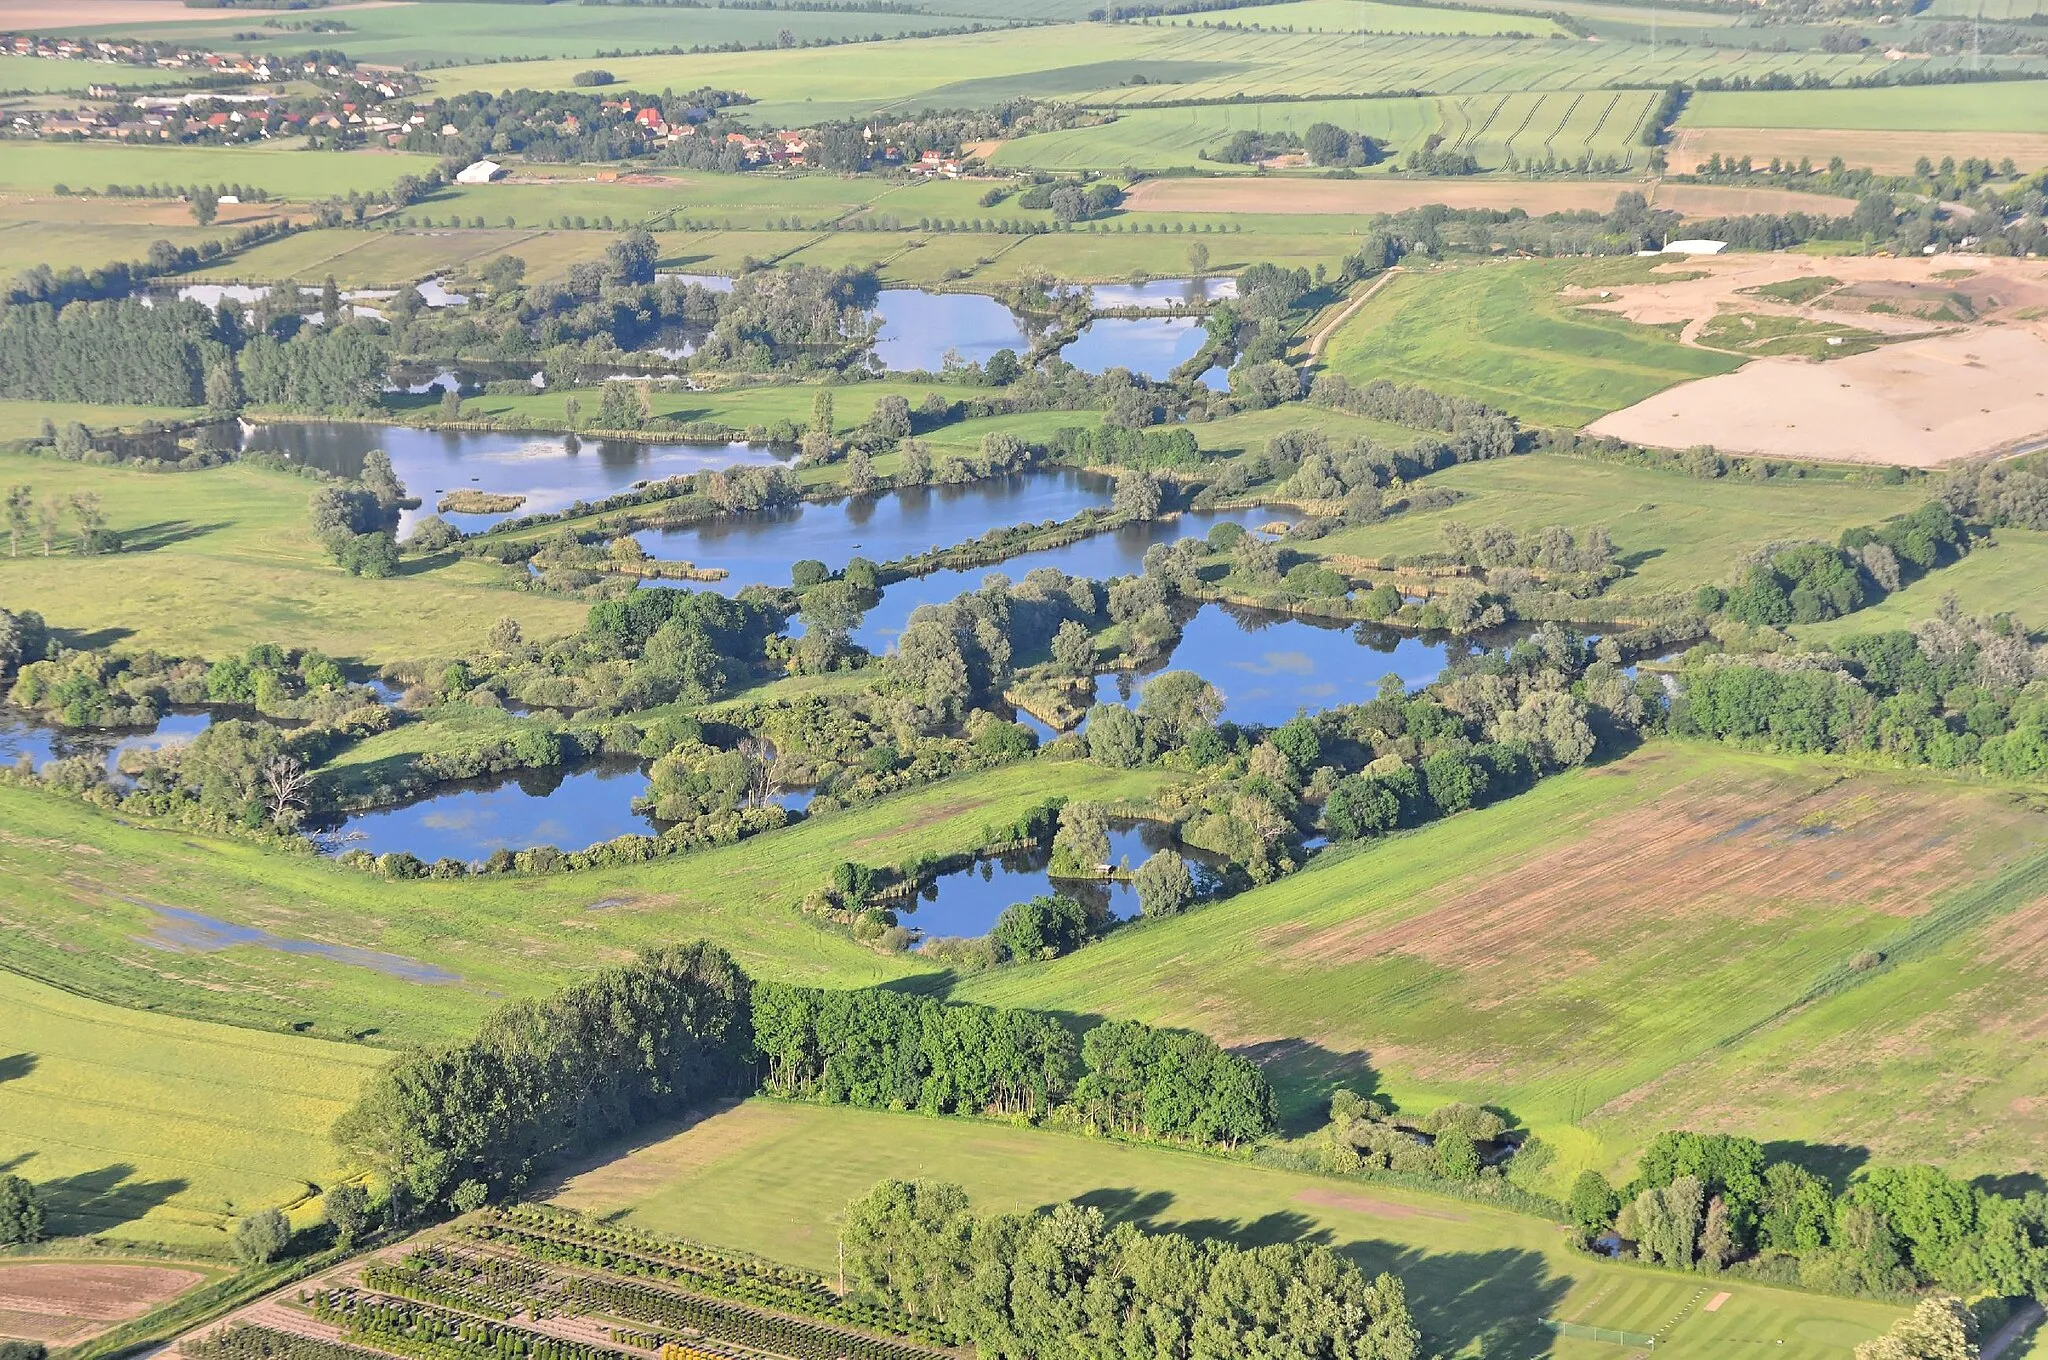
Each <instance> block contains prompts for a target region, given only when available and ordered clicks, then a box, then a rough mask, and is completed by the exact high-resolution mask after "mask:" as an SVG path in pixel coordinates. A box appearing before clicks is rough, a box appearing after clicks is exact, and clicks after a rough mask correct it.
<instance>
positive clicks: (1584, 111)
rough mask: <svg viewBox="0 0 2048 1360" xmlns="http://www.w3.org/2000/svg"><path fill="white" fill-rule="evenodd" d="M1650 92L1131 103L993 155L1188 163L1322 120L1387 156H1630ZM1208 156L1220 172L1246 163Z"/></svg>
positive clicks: (1065, 162)
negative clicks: (1244, 140)
mask: <svg viewBox="0 0 2048 1360" xmlns="http://www.w3.org/2000/svg"><path fill="white" fill-rule="evenodd" d="M1226 12H1227V13H1231V14H1236V13H1240V12H1241V11H1237V10H1231V11H1226ZM1653 99H1654V96H1653V95H1652V94H1651V93H1650V92H1648V91H1644V90H1627V91H1614V92H1611V93H1610V92H1594V93H1578V94H1567V93H1549V94H1542V93H1537V94H1523V93H1511V94H1498V95H1465V96H1459V97H1455V98H1452V97H1418V98H1407V99H1333V100H1316V101H1314V102H1311V103H1281V104H1252V105H1248V106H1244V105H1228V104H1222V105H1195V106H1190V107H1188V108H1175V109H1131V110H1128V111H1126V112H1123V113H1122V114H1120V116H1119V117H1118V118H1117V120H1116V121H1115V122H1113V123H1106V124H1102V125H1099V126H1096V127H1088V128H1071V129H1068V130H1066V131H1061V132H1045V133H1039V134H1037V135H1036V136H1032V137H1025V138H1021V139H1019V140H1017V141H1014V142H1007V143H1005V144H1004V145H1003V147H1002V148H1001V150H999V151H998V152H997V153H996V157H995V163H996V164H997V165H1003V166H1010V165H1018V166H1031V167H1034V168H1040V169H1084V168H1092V169H1115V168H1118V167H1121V166H1126V165H1130V166H1136V167H1138V168H1140V169H1159V168H1165V167H1172V166H1190V167H1191V166H1195V165H1197V164H1198V163H1202V162H1203V160H1204V157H1203V153H1205V152H1206V153H1211V154H1213V153H1215V152H1216V151H1218V150H1220V149H1221V148H1222V146H1223V144H1224V143H1225V142H1227V141H1229V140H1230V136H1231V134H1232V133H1234V132H1237V131H1241V130H1244V129H1247V128H1249V129H1252V130H1255V131H1263V132H1292V133H1294V134H1296V135H1299V134H1301V133H1303V132H1306V131H1307V130H1308V128H1309V126H1310V124H1312V123H1324V122H1329V123H1336V124H1337V125H1338V126H1340V127H1343V128H1347V129H1349V130H1350V131H1353V132H1358V133H1364V134H1365V135H1367V136H1371V137H1375V138H1378V139H1379V140H1380V141H1382V142H1385V143H1386V144H1387V145H1388V147H1389V148H1390V153H1391V154H1392V155H1393V156H1394V157H1399V156H1400V155H1401V154H1404V153H1405V152H1407V151H1409V150H1411V149H1415V148H1419V147H1420V146H1421V145H1422V143H1423V141H1424V140H1425V139H1426V138H1429V137H1431V136H1438V137H1441V138H1443V139H1444V143H1445V144H1446V145H1448V146H1450V147H1452V148H1453V149H1455V150H1459V151H1465V152H1469V153H1471V154H1472V155H1474V156H1476V157H1478V158H1479V162H1480V164H1481V165H1482V166H1484V167H1486V168H1489V169H1493V168H1498V167H1499V166H1500V165H1501V164H1502V163H1503V162H1504V161H1505V160H1506V158H1507V156H1508V154H1509V153H1510V152H1512V153H1513V154H1514V155H1515V156H1516V157H1517V158H1518V159H1520V160H1531V159H1533V160H1538V161H1540V160H1542V159H1543V158H1544V156H1545V155H1546V154H1549V155H1552V156H1555V157H1557V158H1558V159H1559V160H1571V161H1576V160H1577V159H1578V158H1579V157H1580V156H1581V155H1593V156H1598V157H1606V156H1619V157H1622V158H1623V159H1624V160H1633V159H1637V158H1640V156H1641V154H1642V152H1643V147H1642V146H1641V144H1640V143H1639V141H1638V140H1637V133H1638V132H1639V131H1640V130H1641V127H1642V123H1643V120H1644V119H1645V118H1646V117H1647V116H1648V114H1649V111H1650V106H1651V103H1652V102H1653ZM1209 164H1211V165H1213V168H1215V169H1218V170H1222V171H1229V170H1233V169H1238V168H1243V169H1247V170H1248V169H1249V168H1250V167H1234V166H1231V165H1228V164H1223V163H1216V162H1210V163H1209ZM1455 187H1463V186H1455ZM1432 190H1434V191H1436V192H1439V193H1441V192H1443V190H1444V186H1442V185H1433V186H1429V187H1427V188H1418V189H1417V190H1416V191H1417V192H1422V193H1427V192H1431V191H1432Z"/></svg>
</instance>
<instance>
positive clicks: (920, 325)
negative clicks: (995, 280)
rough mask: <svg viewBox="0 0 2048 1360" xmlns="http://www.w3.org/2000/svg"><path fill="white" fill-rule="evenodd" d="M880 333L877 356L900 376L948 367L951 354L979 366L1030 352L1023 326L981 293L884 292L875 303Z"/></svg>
mask: <svg viewBox="0 0 2048 1360" xmlns="http://www.w3.org/2000/svg"><path fill="white" fill-rule="evenodd" d="M875 311H876V313H877V314H878V315H879V317H880V318H881V322H882V329H881V330H880V331H879V332H877V334H876V336H875V353H876V355H877V356H879V357H880V359H881V361H882V366H883V367H884V368H887V369H891V370H894V371H895V372H898V373H908V372H915V371H917V370H920V369H922V370H925V371H928V372H932V373H936V372H938V371H939V370H940V369H941V368H943V367H945V362H946V353H947V351H949V350H950V351H952V352H954V353H957V354H958V355H959V356H960V357H961V358H962V359H964V360H966V361H967V362H969V363H981V362H983V361H985V360H986V359H987V358H988V357H989V356H990V355H992V354H994V353H995V352H996V351H997V350H1001V349H1007V350H1011V351H1013V352H1015V353H1016V354H1017V355H1018V356H1019V357H1022V356H1023V355H1024V354H1025V353H1026V352H1027V351H1029V350H1030V348H1031V336H1030V334H1029V333H1028V332H1027V331H1026V330H1025V329H1024V323H1023V322H1021V321H1019V320H1018V319H1017V314H1016V313H1015V312H1012V311H1011V310H1010V309H1009V308H1008V307H1005V306H1004V305H1003V304H1002V303H1000V302H997V301H996V300H995V299H994V298H992V297H984V296H983V295H982V294H980V293H928V292H926V291H925V290H923V289H922V288H884V289H883V290H882V291H881V294H880V296H879V297H877V298H876V299H875Z"/></svg>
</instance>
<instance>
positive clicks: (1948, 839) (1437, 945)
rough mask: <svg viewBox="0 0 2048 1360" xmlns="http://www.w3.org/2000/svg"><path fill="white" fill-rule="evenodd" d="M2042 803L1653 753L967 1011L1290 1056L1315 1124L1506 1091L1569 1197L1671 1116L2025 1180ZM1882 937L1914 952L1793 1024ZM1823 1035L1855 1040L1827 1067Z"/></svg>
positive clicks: (1722, 756) (2041, 885)
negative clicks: (1350, 1089)
mask: <svg viewBox="0 0 2048 1360" xmlns="http://www.w3.org/2000/svg"><path fill="white" fill-rule="evenodd" d="M2041 817H2042V813H2041V811H2040V809H2039V806H2038V800H2027V799H2020V798H2014V797H2012V796H2011V795H2010V794H2008V793H2006V792H2003V791H2000V790H1996V789H1980V788H1975V787H1972V786H1969V785H1966V784H1958V783H1953V782H1947V781H1942V780H1938V779H1933V778H1917V777H1910V776H1905V775H1895V774H1889V773H1882V772H1874V771H1873V772H1862V773H1857V772H1854V771H1850V770H1846V769H1838V768H1835V767H1831V766H1826V765H1820V764H1813V763H1806V764H1801V763H1798V762H1793V761H1788V760H1778V759H1769V758H1764V757H1758V756H1750V755H1743V754H1738V753H1734V752H1731V751H1728V750H1725V749H1722V748H1704V747H1691V746H1685V745H1678V744H1663V743H1660V744H1658V745H1656V746H1653V747H1649V748H1646V749H1645V750H1643V751H1642V752H1640V753H1638V754H1636V755H1633V756H1630V757H1628V758H1627V759H1624V760H1620V761H1617V762H1614V763H1612V764H1609V765H1606V766H1603V767H1600V768H1597V769H1588V770H1584V771H1581V772H1578V773H1575V774H1570V775H1566V776H1561V777H1558V778H1555V779H1551V780H1547V781H1545V782H1544V783H1543V784H1542V785H1540V786H1539V787H1538V788H1537V789H1536V790H1535V791H1533V792H1531V793H1527V794H1523V795H1521V796H1519V797H1517V798H1515V799H1513V800H1511V801H1509V802H1507V803H1504V804H1502V805H1499V806H1497V807H1495V808H1492V809H1489V810H1487V811H1484V812H1480V813H1474V814H1468V815H1465V816H1461V817H1457V818H1454V819H1452V820H1451V821H1449V822H1447V823H1443V824H1440V825H1438V826H1435V827H1433V828H1430V829H1427V830H1424V831H1422V832H1419V833H1416V834H1414V835H1411V836H1407V837H1402V838H1399V839H1396V840H1392V841H1388V842H1383V843H1381V844H1378V845H1375V846H1372V847H1369V848H1366V849H1364V850H1362V851H1359V852H1356V853H1353V854H1351V855H1348V856H1343V857H1338V858H1335V859H1334V860H1333V861H1332V862H1329V863H1326V864H1323V865H1318V866H1314V867H1311V868H1310V869H1308V870H1306V871H1304V872H1303V873H1301V874H1299V875H1296V876H1294V877H1292V878H1289V879H1286V880H1283V881H1282V882H1280V883H1277V884H1275V885H1272V886H1270V887H1266V888H1262V889H1258V890H1255V891H1253V892H1251V893H1248V894H1246V895H1244V896H1242V897H1239V898H1236V899H1234V900H1233V901H1231V902H1229V903H1228V904H1225V905H1222V906H1218V907H1214V908H1210V909H1209V910H1207V911H1203V912H1198V913H1195V914H1194V915H1191V916H1188V917H1185V918H1181V919H1177V920H1174V921H1169V922H1166V923H1163V924H1158V925H1152V926H1148V927H1146V928H1143V929H1139V930H1132V931H1128V932H1125V933H1122V934H1119V935H1116V936H1112V937H1111V938H1110V939H1108V940H1106V941H1104V942H1103V943H1101V944H1098V945H1094V946H1091V947H1090V948H1088V949H1086V950H1083V951H1081V952H1080V953H1079V954H1076V955H1074V956H1072V957H1070V958H1066V959H1062V960H1059V961H1056V962H1054V963H1051V964H1044V965H1033V966H1031V967H1027V968H1017V969H1010V970H1005V971H1002V972H998V973H992V974H985V975H982V976H979V977H976V978H973V979H970V980H968V981H967V982H966V983H965V984H964V985H963V986H961V987H959V988H957V989H956V994H958V995H960V996H962V997H963V998H965V999H970V1000H976V1001H989V1002H1002V1003H1009V1004H1023V1005H1033V1006H1045V1007H1052V1008H1055V1009H1063V1010H1073V1011H1077V1012H1082V1013H1091V1014H1093V1013H1104V1012H1107V1013H1110V1014H1114V1015H1118V1016H1129V1017H1131V1018H1136V1019H1144V1020H1149V1021H1153V1022H1158V1023H1169V1024H1186V1025H1192V1026H1196V1027H1199V1028H1201V1029H1203V1030H1205V1031H1207V1032H1209V1033H1211V1034H1214V1035H1216V1036H1217V1037H1219V1038H1220V1039H1224V1040H1227V1041H1229V1042H1232V1043H1236V1044H1251V1045H1270V1049H1269V1051H1270V1052H1271V1053H1272V1055H1273V1056H1274V1057H1275V1059H1276V1060H1277V1065H1276V1066H1275V1067H1274V1068H1273V1069H1272V1070H1273V1072H1274V1075H1275V1077H1276V1079H1277V1080H1278V1081H1279V1082H1280V1083H1281V1084H1282V1087H1283V1102H1284V1104H1285V1105H1286V1112H1287V1118H1288V1120H1289V1122H1290V1123H1291V1124H1293V1126H1294V1127H1296V1128H1302V1127H1305V1126H1307V1125H1309V1124H1312V1123H1313V1122H1315V1120H1316V1119H1317V1118H1319V1116H1318V1115H1317V1114H1316V1113H1315V1111H1316V1110H1318V1109H1319V1108H1320V1105H1321V1102H1322V1101H1323V1100H1324V1099H1325V1098H1326V1095H1327V1092H1328V1090H1329V1089H1330V1087H1331V1086H1332V1085H1334V1084H1341V1083H1347V1082H1348V1083H1356V1084H1362V1085H1363V1086H1375V1085H1376V1086H1377V1087H1378V1088H1379V1089H1381V1090H1383V1091H1385V1092H1387V1093H1389V1094H1391V1095H1392V1096H1393V1097H1394V1099H1396V1100H1397V1101H1399V1102H1400V1103H1401V1104H1402V1105H1403V1106H1405V1107H1410V1108H1422V1109H1426V1108H1428V1107H1430V1106H1432V1105H1434V1104H1436V1103H1438V1102H1441V1101H1444V1100H1448V1099H1467V1100H1474V1101H1481V1102H1485V1103H1490V1104H1496V1105H1498V1106H1500V1107H1502V1108H1504V1109H1507V1110H1509V1111H1511V1112H1512V1113H1513V1114H1514V1115H1515V1116H1516V1117H1518V1118H1520V1119H1521V1120H1523V1121H1524V1122H1526V1123H1527V1124H1528V1125H1529V1126H1530V1127H1531V1128H1533V1129H1535V1130H1536V1131H1537V1132H1539V1133H1541V1134H1542V1135H1543V1136H1544V1138H1546V1139H1547V1140H1549V1141H1551V1142H1552V1143H1553V1144H1554V1145H1556V1146H1557V1147H1558V1148H1559V1150H1560V1152H1561V1156H1560V1159H1559V1163H1558V1165H1557V1168H1556V1171H1555V1173H1554V1175H1555V1178H1556V1179H1557V1181H1558V1183H1559V1184H1560V1185H1562V1184H1564V1183H1565V1182H1566V1181H1568V1179H1569V1177H1570V1176H1571V1175H1572V1174H1573V1173H1575V1172H1576V1171H1577V1170H1578V1169H1579V1168H1580V1167H1581V1166H1583V1165H1588V1164H1591V1165H1596V1166H1600V1167H1602V1168H1603V1169H1614V1168H1617V1167H1620V1166H1623V1165H1625V1164H1626V1162H1627V1160H1628V1158H1629V1156H1630V1155H1632V1153H1633V1152H1634V1151H1635V1149H1637V1148H1639V1147H1640V1146H1641V1145H1642V1143H1643V1141H1644V1140H1645V1139H1647V1138H1648V1137H1649V1136H1650V1135H1651V1134H1652V1133H1654V1132H1656V1131H1657V1130H1659V1129H1661V1128H1667V1127H1678V1126H1698V1127H1715V1128H1726V1129H1730V1130H1734V1131H1739V1132H1743V1133H1749V1134H1752V1135H1754V1136H1756V1137H1758V1138H1762V1139H1765V1140H1770V1139H1793V1140H1803V1141H1805V1142H1808V1143H1812V1144H1816V1145H1822V1144H1825V1145H1841V1146H1842V1147H1844V1148H1853V1149H1856V1150H1858V1151H1861V1150H1865V1149H1867V1150H1868V1153H1869V1155H1874V1156H1878V1157H1882V1158H1885V1159H1887V1160H1912V1159H1934V1160H1940V1161H1943V1162H1946V1163H1948V1164H1950V1165H1952V1166H1953V1167H1954V1168H1955V1169H1956V1170H1958V1171H1963V1172H1974V1171H1993V1170H1997V1171H2004V1170H2010V1169H2012V1168H2014V1167H2024V1166H2032V1165H2037V1164H2038V1155H2039V1147H2040V1146H2041V1139H2042V1138H2043V1136H2044V1134H2048V1125H2044V1123H2043V1121H2044V1119H2048V1111H2044V1110H2043V1109H2042V1108H2040V1107H2039V1105H2038V1102H2029V1101H2025V1100H2011V1099H2009V1098H2008V1096H2009V1093H2011V1092H2014V1091H2017V1090H2019V1089H2020V1088H2021V1087H2023V1086H2024V1085H2025V1084H2026V1083H2028V1082H2032V1083H2033V1084H2034V1085H2036V1086H2038V1085H2039V1083H2040V1082H2041V1081H2042V1080H2043V1079H2048V1067H2044V1062H2048V1060H2044V1059H2042V1058H2040V1057H2038V1056H2021V1053H2022V1050H2021V1048H2019V1047H2016V1046H2015V1045H2016V1044H2017V1043H2018V1036H2019V1035H2020V1034H2023V1033H2026V1032H2028V1029H2029V1027H2030V1026H2035V1025H2038V1024H2040V1023H2041V1022H2042V1012H2041V1001H2040V998H2039V997H2038V996H2033V997H2028V996H2027V995H2026V991H2027V987H2026V981H2025V979H2026V976H2027V974H2026V971H2025V970H2026V969H2027V968H2029V967H2032V966H2035V965H2036V964H2037V962H2038V957H2039V950H2040V948H2041V945H2040V940H2041V939H2042V938H2043V936H2042V933H2041V931H2040V929H2039V919H2040V914H2041V908H2040V906H2039V905H2038V904H2039V902H2040V900H2041V899H2042V896H2043V894H2044V892H2048V853H2044V852H2043V851H2042V849H2041V845H2042V836H2043V831H2044V826H2043V823H2042V820H2041ZM1916 933H1917V936H1918V938H1920V939H1921V940H1922V944H1923V945H1924V946H1925V952H1921V953H1916V952H1914V951H1915V950H1916V949H1918V948H1920V946H1909V944H1908V943H1907V941H1908V940H1909V939H1910V938H1913V937H1916ZM1937 946H1938V947H1937ZM1866 949H1876V950H1882V951H1884V952H1885V953H1886V955H1887V957H1898V956H1901V955H1903V956H1904V958H1905V960H1906V961H1907V962H1906V963H1904V964H1902V966H1901V967H1900V968H1898V969H1897V970H1896V971H1890V970H1878V971H1876V972H1872V973H1865V974H1861V975H1857V976H1858V977H1859V978H1860V980H1859V981H1858V982H1857V983H1856V985H1853V986H1849V987H1846V988H1844V989H1843V990H1841V991H1838V992H1836V993H1834V994H1833V995H1830V996H1828V997H1827V998H1826V999H1824V1000H1819V1001H1816V1002H1814V1003H1812V1004H1811V1005H1809V1006H1807V1007H1805V1008H1804V1009H1803V1010H1802V1009H1799V1008H1798V1003H1799V1002H1800V1000H1801V998H1802V997H1805V996H1807V995H1808V992H1809V989H1810V988H1812V987H1813V986H1814V985H1815V984H1816V983H1817V982H1818V981H1819V980H1820V979H1822V978H1823V977H1824V976H1827V975H1829V974H1830V971H1831V970H1838V969H1841V968H1842V967H1843V966H1844V965H1846V963H1847V962H1848V960H1849V959H1850V958H1851V957H1852V956H1853V955H1855V954H1856V953H1857V952H1858V951H1859V950H1866ZM2029 950H2031V951H2032V952H2031V954H2029ZM1914 970H1920V971H1917V972H1916V971H1914ZM1944 974H1946V975H1948V976H1950V977H1951V978H1953V977H1956V976H1962V977H1966V978H1969V979H1971V980H1973V981H1975V982H1976V984H1977V985H1976V986H1975V987H1974V988H1971V989H1966V990H1963V991H1960V992H1954V993H1950V992H1944V991H1943V990H1942V989H1941V988H1940V987H1939V986H1935V985H1931V982H1930V979H1932V978H1935V977H1938V976H1941V975H1944ZM1986 975H1996V977H1998V978H2002V979H2003V985H2002V986H1994V985H1993V984H1992V983H1991V982H1989V981H1986V980H1985V977H1986ZM1881 997H1882V998H1886V999H1887V1003H1888V1004H1890V1005H1891V1006H1893V1007H1897V1006H1898V1005H1900V1004H1902V1003H1901V998H1905V997H1910V998H1911V999H1912V1001H1913V1003H1914V1004H1915V1005H1917V1006H1918V1007H1919V1009H1917V1010H1910V1009H1897V1008H1893V1009H1887V1008H1886V1006H1885V1005H1881V1004H1880V1003H1879V1000H1878V999H1879V998H1881ZM1801 1027H1803V1029H1802V1028H1801ZM1802 1032H1804V1033H1808V1034H1812V1033H1816V1032H1821V1033H1828V1034H1831V1035H1834V1036H1837V1037H1838V1039H1839V1043H1838V1045H1837V1047H1836V1048H1834V1049H1832V1050H1829V1056H1828V1057H1826V1058H1822V1057H1819V1056H1817V1055H1816V1052H1815V1050H1813V1049H1811V1048H1810V1047H1804V1046H1802V1045H1801V1044H1800V1043H1798V1042H1795V1041H1794V1040H1793V1039H1791V1038H1789V1037H1788V1036H1790V1035H1793V1034H1797V1033H1802ZM1879 1032H1886V1033H1895V1034H1899V1035H1911V1036H1913V1037H1912V1039H1911V1040H1910V1041H1909V1042H1907V1041H1902V1042H1899V1043H1889V1042H1886V1043H1879V1042H1875V1039H1874V1036H1875V1035H1876V1034H1877V1033H1879ZM1801 1053H1804V1054H1805V1055H1806V1056H1805V1057H1804V1059H1803V1060H1802V1061H1803V1066H1802V1067H1801V1069H1800V1071H1799V1074H1798V1079H1797V1080H1787V1079H1776V1080H1774V1079H1773V1076H1774V1074H1775V1069H1776V1065H1777V1063H1778V1062H1779V1061H1780V1059H1781V1058H1782V1056H1783V1055H1785V1054H1793V1055H1797V1054H1801ZM1774 1055H1776V1056H1774ZM1880 1091H1882V1092H1883V1093H1884V1095H1883V1099H1881V1100H1879V1099H1873V1094H1874V1093H1876V1092H1880ZM1963 1130H1968V1131H1969V1133H1968V1137H1967V1138H1965V1137H1964V1136H1963V1133H1962V1131H1963Z"/></svg>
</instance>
